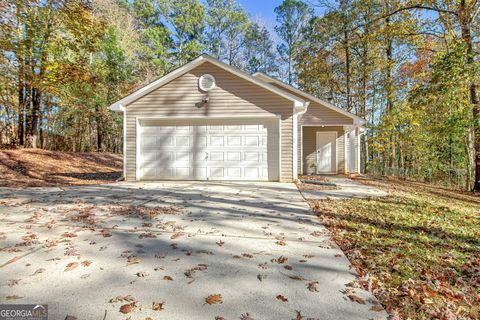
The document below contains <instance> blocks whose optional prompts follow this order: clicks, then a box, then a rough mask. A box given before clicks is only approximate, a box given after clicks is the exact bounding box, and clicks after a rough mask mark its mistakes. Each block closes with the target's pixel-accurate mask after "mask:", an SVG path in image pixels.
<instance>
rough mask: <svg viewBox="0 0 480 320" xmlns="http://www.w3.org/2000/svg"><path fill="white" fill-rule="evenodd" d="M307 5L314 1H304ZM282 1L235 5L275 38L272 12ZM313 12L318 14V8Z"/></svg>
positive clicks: (243, 0) (244, 1) (254, 0)
mask: <svg viewBox="0 0 480 320" xmlns="http://www.w3.org/2000/svg"><path fill="white" fill-rule="evenodd" d="M304 1H305V2H307V3H314V2H315V1H313V0H310V1H308V0H307V1H306V0H304ZM282 2H283V0H237V3H239V4H240V5H242V6H243V7H244V8H245V10H247V12H248V13H249V14H250V16H251V17H252V20H253V21H255V22H261V23H260V24H261V25H265V27H267V29H268V30H269V31H270V33H271V34H272V36H273V37H274V38H275V31H274V29H273V28H274V27H275V24H276V20H275V12H273V10H274V9H275V8H276V7H278V6H279V5H280V4H281V3H282ZM315 11H316V12H317V14H318V13H320V11H321V9H320V8H318V7H317V8H315Z"/></svg>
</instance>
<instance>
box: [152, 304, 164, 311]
mask: <svg viewBox="0 0 480 320" xmlns="http://www.w3.org/2000/svg"><path fill="white" fill-rule="evenodd" d="M163 309H165V302H153V303H152V310H154V311H162V310H163Z"/></svg>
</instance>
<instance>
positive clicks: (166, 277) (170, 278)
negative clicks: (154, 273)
mask: <svg viewBox="0 0 480 320" xmlns="http://www.w3.org/2000/svg"><path fill="white" fill-rule="evenodd" d="M163 280H168V281H173V278H172V277H170V276H164V277H163Z"/></svg>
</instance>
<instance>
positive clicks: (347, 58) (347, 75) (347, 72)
mask: <svg viewBox="0 0 480 320" xmlns="http://www.w3.org/2000/svg"><path fill="white" fill-rule="evenodd" d="M346 28H347V26H345V31H344V33H343V35H344V37H345V39H344V41H345V42H344V50H345V87H346V88H345V89H346V95H347V105H346V106H347V111H348V112H351V111H352V106H351V103H350V41H349V38H348V31H347V30H346Z"/></svg>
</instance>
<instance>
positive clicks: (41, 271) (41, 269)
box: [32, 268, 46, 276]
mask: <svg viewBox="0 0 480 320" xmlns="http://www.w3.org/2000/svg"><path fill="white" fill-rule="evenodd" d="M45 271H46V270H45V269H44V268H39V269H37V270H35V272H34V273H33V274H32V276H34V275H37V274H39V273H44V272H45Z"/></svg>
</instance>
